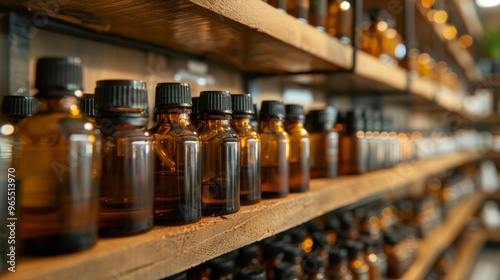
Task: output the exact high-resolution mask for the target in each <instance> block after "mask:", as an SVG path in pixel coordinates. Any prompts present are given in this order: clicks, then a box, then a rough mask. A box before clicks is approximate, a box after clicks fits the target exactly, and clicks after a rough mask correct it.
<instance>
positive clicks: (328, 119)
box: [306, 107, 335, 131]
mask: <svg viewBox="0 0 500 280" xmlns="http://www.w3.org/2000/svg"><path fill="white" fill-rule="evenodd" d="M334 124H335V109H334V108H333V107H326V108H325V109H323V110H311V111H309V112H308V113H307V116H306V127H307V128H308V129H309V130H313V131H314V130H316V131H318V130H330V129H332V127H333V125H334Z"/></svg>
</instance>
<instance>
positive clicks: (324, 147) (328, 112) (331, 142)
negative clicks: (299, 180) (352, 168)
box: [306, 107, 339, 178]
mask: <svg viewBox="0 0 500 280" xmlns="http://www.w3.org/2000/svg"><path fill="white" fill-rule="evenodd" d="M334 122H335V112H334V110H333V108H332V107H328V108H326V109H323V110H311V111H309V113H307V117H306V129H307V131H308V132H309V137H310V139H311V178H323V177H337V175H338V168H339V167H338V157H339V134H338V132H337V131H336V130H335V129H334V128H333V124H334Z"/></svg>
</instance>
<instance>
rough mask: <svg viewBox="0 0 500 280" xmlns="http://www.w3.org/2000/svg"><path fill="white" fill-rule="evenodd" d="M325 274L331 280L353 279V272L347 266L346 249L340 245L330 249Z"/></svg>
mask: <svg viewBox="0 0 500 280" xmlns="http://www.w3.org/2000/svg"><path fill="white" fill-rule="evenodd" d="M325 275H326V279H329V280H353V276H352V273H351V271H350V270H349V267H348V266H347V251H346V249H343V248H339V247H334V248H332V249H330V251H329V252H328V267H327V268H326V272H325Z"/></svg>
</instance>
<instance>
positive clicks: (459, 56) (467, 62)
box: [415, 1, 483, 83]
mask: <svg viewBox="0 0 500 280" xmlns="http://www.w3.org/2000/svg"><path fill="white" fill-rule="evenodd" d="M415 5H416V8H417V10H418V12H419V13H420V14H421V15H422V16H423V18H424V19H427V13H428V12H429V11H430V9H429V8H425V7H423V6H422V4H421V2H419V1H416V2H415ZM429 24H430V25H431V27H432V29H433V30H434V32H435V33H436V35H437V36H438V38H439V39H440V40H441V42H442V43H443V45H445V46H446V47H447V50H448V52H449V53H450V55H451V56H452V57H453V59H454V60H455V62H456V63H457V64H458V65H459V66H460V68H461V69H462V70H463V71H464V73H465V76H466V77H467V78H468V79H469V81H471V82H472V83H478V82H480V81H482V80H483V77H482V74H481V71H479V68H477V65H476V62H475V60H474V57H472V55H471V54H470V53H469V51H467V50H466V49H463V48H461V47H460V46H459V45H458V39H454V40H446V39H445V38H444V36H443V29H444V28H445V26H446V25H445V24H437V23H434V22H429Z"/></svg>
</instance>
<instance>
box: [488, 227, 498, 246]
mask: <svg viewBox="0 0 500 280" xmlns="http://www.w3.org/2000/svg"><path fill="white" fill-rule="evenodd" d="M488 241H489V242H496V243H500V228H489V229H488Z"/></svg>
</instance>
